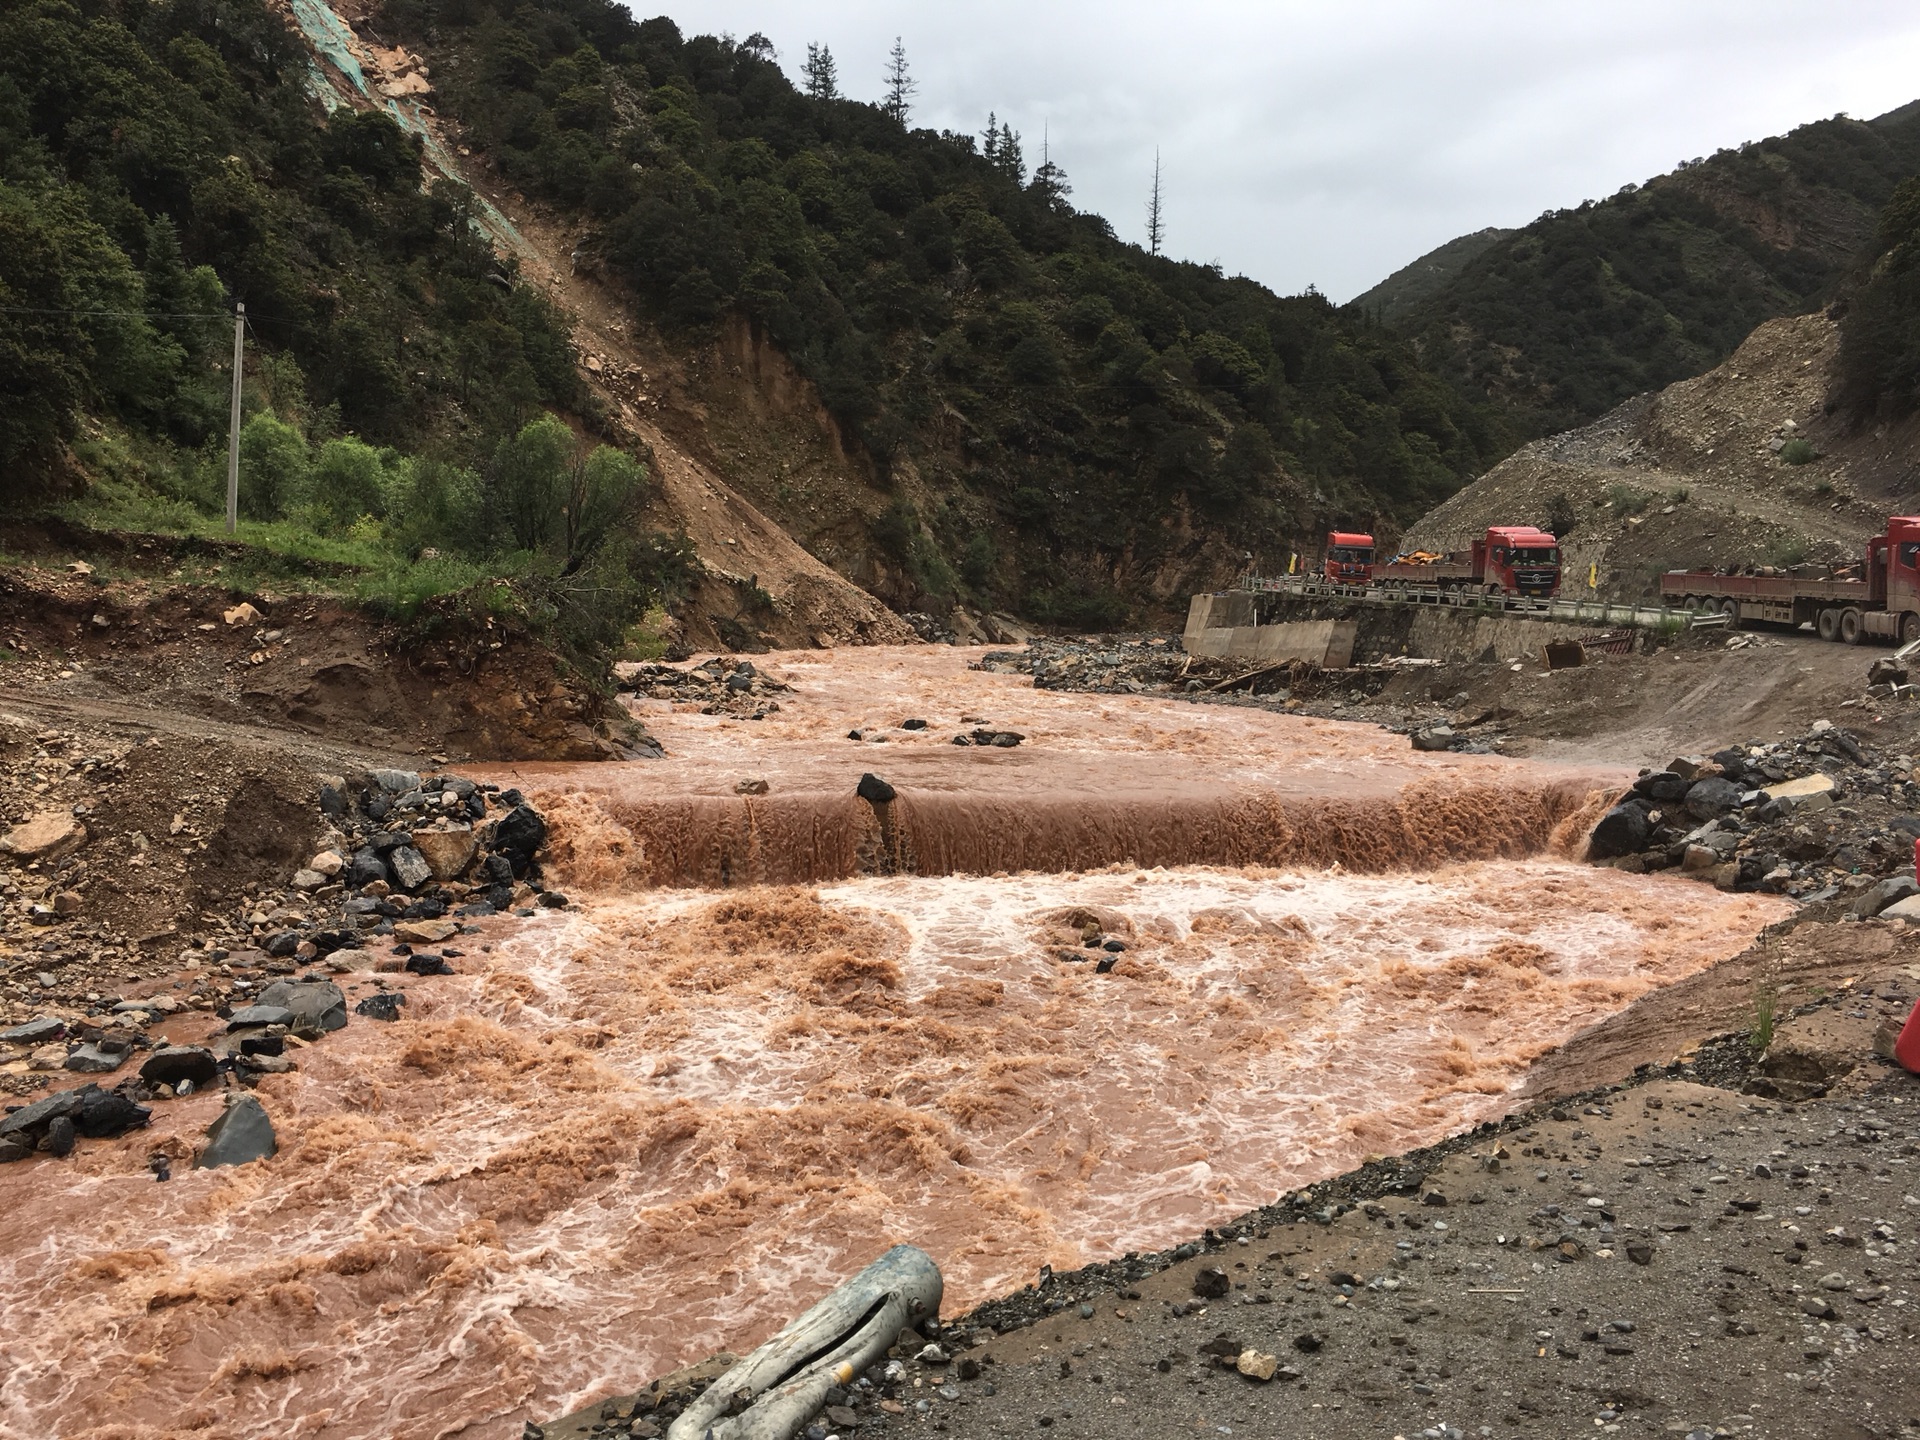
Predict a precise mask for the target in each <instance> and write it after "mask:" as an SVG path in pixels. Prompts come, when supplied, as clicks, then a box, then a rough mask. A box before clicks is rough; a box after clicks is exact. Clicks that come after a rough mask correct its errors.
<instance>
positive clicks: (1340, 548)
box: [1323, 530, 1373, 585]
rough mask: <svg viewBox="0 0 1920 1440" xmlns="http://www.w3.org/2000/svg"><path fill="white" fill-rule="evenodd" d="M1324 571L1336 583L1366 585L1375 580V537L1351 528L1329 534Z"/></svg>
mask: <svg viewBox="0 0 1920 1440" xmlns="http://www.w3.org/2000/svg"><path fill="white" fill-rule="evenodd" d="M1323 573H1324V574H1325V575H1326V577H1327V579H1328V580H1330V581H1332V582H1333V583H1334V584H1335V585H1366V584H1369V583H1370V582H1371V581H1372V580H1373V537H1372V536H1371V535H1361V534H1356V533H1355V532H1353V531H1349V530H1335V531H1333V532H1331V533H1330V534H1329V535H1328V536H1327V558H1326V561H1325V565H1324V570H1323Z"/></svg>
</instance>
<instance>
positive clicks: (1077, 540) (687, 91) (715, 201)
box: [359, 0, 1493, 624]
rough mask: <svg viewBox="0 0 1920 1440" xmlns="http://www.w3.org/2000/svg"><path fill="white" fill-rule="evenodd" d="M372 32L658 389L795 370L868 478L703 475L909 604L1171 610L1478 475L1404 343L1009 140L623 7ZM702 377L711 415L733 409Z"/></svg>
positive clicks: (1055, 616)
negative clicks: (807, 86)
mask: <svg viewBox="0 0 1920 1440" xmlns="http://www.w3.org/2000/svg"><path fill="white" fill-rule="evenodd" d="M359 28H360V30H361V33H362V34H364V35H366V36H368V37H370V38H376V37H377V39H378V40H380V41H384V42H385V43H388V44H391V43H394V42H396V41H402V42H404V43H405V44H406V45H407V46H408V47H409V48H410V49H411V50H413V51H416V52H418V53H420V54H422V55H424V56H426V57H427V58H428V59H429V60H430V61H431V62H432V64H431V70H432V79H433V84H434V85H435V87H436V89H437V95H436V100H437V104H438V106H439V111H440V116H441V119H442V121H443V123H446V124H448V125H449V126H450V127H457V129H458V132H459V139H460V141H461V143H462V144H464V145H465V146H466V147H467V148H468V149H469V150H471V152H472V163H473V164H474V165H475V166H481V165H483V164H484V165H485V166H487V167H488V170H489V173H491V174H495V175H498V176H499V177H500V178H501V180H503V181H504V182H505V183H506V184H508V185H510V186H511V187H513V188H514V189H516V190H517V191H519V192H520V193H521V194H522V195H524V196H526V197H529V198H530V199H532V200H533V201H535V202H537V203H538V204H539V205H540V206H542V207H543V209H544V213H545V214H546V216H547V217H548V219H549V220H550V221H551V222H552V223H553V224H555V225H556V226H559V227H568V226H571V227H574V232H575V233H577V234H578V235H579V236H580V237H581V239H580V247H579V248H580V257H579V264H580V267H581V268H582V270H583V272H592V273H593V274H594V275H595V276H596V277H597V278H598V279H599V280H601V281H602V282H604V283H605V285H606V286H607V287H608V288H609V291H610V292H615V293H617V294H618V295H619V296H620V297H622V298H624V299H625V300H626V301H627V302H629V303H630V304H631V307H632V309H633V312H634V315H635V318H636V319H637V321H638V322H639V323H640V324H641V326H643V327H645V328H648V329H651V330H652V331H654V332H656V336H657V339H658V341H659V343H660V344H661V345H662V346H664V349H665V352H666V354H667V355H668V356H677V357H678V359H679V362H680V363H679V364H677V365H674V366H670V367H667V368H670V369H672V370H674V371H677V372H679V373H680V376H681V378H687V377H693V378H697V376H698V374H699V373H703V372H709V371H711V370H712V368H713V367H712V365H711V364H709V363H708V361H709V359H711V358H716V357H717V358H720V359H725V360H726V361H727V364H728V365H729V366H730V365H731V364H733V363H735V361H736V360H737V358H738V357H739V356H741V355H744V354H750V353H752V352H754V351H755V350H756V348H758V347H770V348H772V349H774V350H776V351H778V352H779V354H780V355H781V356H782V357H784V359H785V360H788V361H790V362H791V364H792V366H793V367H794V368H795V370H796V371H797V373H798V376H799V377H801V379H803V380H804V382H806V383H807V384H808V385H810V386H811V387H812V389H813V391H814V392H815V393H816V394H817V397H818V400H819V402H820V404H821V405H822V407H823V408H824V410H825V412H826V413H827V414H828V415H829V416H830V417H831V420H832V424H833V427H834V430H835V432H836V435H837V438H838V440H839V441H840V442H841V443H840V446H839V448H840V449H841V450H842V451H843V453H844V457H845V465H846V466H847V467H850V468H851V469H852V470H853V471H854V472H857V474H858V476H859V477H860V479H861V481H862V484H861V485H860V486H857V487H849V486H848V485H846V484H844V483H839V484H829V483H828V481H827V480H826V479H824V478H823V479H821V480H820V482H819V483H818V484H812V483H808V482H806V481H805V480H804V478H803V477H800V476H798V475H797V474H796V473H795V470H796V468H797V467H793V466H791V465H790V463H789V462H790V461H791V460H792V457H791V456H786V455H782V454H781V453H779V452H778V451H777V450H763V451H760V452H758V453H755V447H754V445H753V444H752V443H751V442H750V441H747V440H743V441H741V443H739V444H737V445H736V444H734V443H733V441H732V440H729V441H728V442H727V443H724V444H719V443H716V444H713V445H712V446H711V447H710V448H711V450H712V452H713V454H714V455H715V458H716V462H717V463H720V464H723V465H725V466H727V467H728V468H727V470H726V473H727V476H728V479H729V480H730V482H731V483H734V484H736V485H738V486H740V487H741V488H743V489H744V490H746V491H748V492H749V493H750V494H752V495H753V497H754V499H755V500H756V502H757V503H759V504H760V505H762V507H763V508H766V509H767V510H768V512H769V513H770V514H773V515H774V516H776V517H777V518H779V519H780V520H781V522H782V523H783V524H786V525H788V526H789V528H791V529H792V530H793V531H794V532H795V533H796V534H798V535H800V536H801V537H802V538H803V539H806V540H808V541H809V542H812V541H815V540H816V539H818V540H819V541H820V543H821V544H822V547H823V553H825V551H826V550H827V549H829V548H830V549H831V551H832V553H833V556H834V560H835V563H836V564H837V565H839V566H840V567H841V568H843V570H845V571H846V572H847V573H849V574H852V575H854V576H855V578H857V579H859V580H860V581H861V582H862V583H864V584H868V585H869V586H871V587H872V588H874V589H876V590H877V591H878V593H881V594H882V595H884V596H885V597H886V598H887V599H888V600H890V601H891V602H893V603H894V604H896V605H897V606H900V607H903V608H905V607H911V608H927V609H934V610H938V609H939V608H940V607H941V606H942V605H943V604H945V603H949V602H951V601H953V600H956V599H958V600H965V601H968V602H971V603H977V604H980V605H983V606H995V605H998V606H1003V607H1006V608H1012V609H1017V610H1019V611H1021V612H1023V613H1025V614H1027V615H1029V616H1033V617H1035V618H1039V619H1042V620H1050V621H1055V622H1059V623H1073V624H1096V623H1108V622H1114V621H1118V620H1120V619H1122V618H1123V617H1125V616H1127V615H1129V614H1139V613H1142V612H1143V608H1153V607H1155V606H1160V607H1163V608H1164V607H1167V606H1174V607H1177V606H1178V605H1180V604H1183V603H1184V596H1185V591H1186V588H1187V587H1188V586H1190V585H1195V584H1203V583H1210V582H1212V581H1215V580H1218V579H1220V578H1224V577H1225V576H1226V575H1229V574H1231V573H1232V570H1233V569H1234V568H1236V567H1237V566H1239V565H1240V564H1241V563H1242V559H1243V556H1244V555H1245V554H1246V553H1247V552H1249V551H1252V552H1256V554H1259V555H1262V556H1263V557H1264V558H1269V559H1270V558H1271V557H1273V556H1276V555H1280V554H1284V552H1285V549H1286V548H1287V547H1288V546H1289V545H1290V544H1291V542H1292V541H1293V540H1294V539H1295V538H1296V537H1297V536H1298V535H1300V534H1303V533H1308V532H1310V531H1311V529H1312V528H1313V527H1315V526H1317V525H1319V524H1321V523H1322V522H1324V521H1325V520H1326V519H1328V518H1330V517H1334V516H1342V517H1353V518H1354V519H1356V520H1373V519H1375V518H1378V519H1380V520H1381V521H1382V522H1383V523H1388V524H1391V523H1393V522H1394V521H1395V520H1398V521H1400V522H1404V521H1405V520H1406V519H1408V518H1411V517H1412V516H1413V515H1415V514H1418V513H1420V512H1421V511H1423V510H1425V509H1426V508H1428V507H1429V506H1430V505H1431V504H1432V503H1434V502H1435V501H1437V500H1438V499H1440V498H1442V497H1444V496H1445V495H1446V494H1448V493H1450V492H1451V491H1452V490H1453V489H1454V488H1456V487H1457V486H1458V485H1459V484H1461V483H1462V482H1463V481H1464V480H1465V479H1466V478H1468V477H1470V476H1471V475H1473V474H1475V473H1477V472H1478V471H1479V470H1480V469H1481V468H1484V464H1485V463H1486V461H1487V460H1488V458H1489V456H1490V454H1491V453H1492V445H1493V441H1492V438H1491V436H1490V434H1489V432H1488V431H1487V429H1486V427H1485V426H1484V425H1483V424H1482V423H1481V420H1480V417H1479V415H1478V414H1477V412H1476V410H1475V408H1474V407H1473V406H1471V405H1469V404H1467V403H1465V402H1463V401H1462V400H1461V399H1460V398H1459V396H1458V395H1457V394H1456V393H1455V392H1454V391H1453V390H1452V389H1451V388H1450V387H1449V386H1447V385H1446V384H1444V383H1442V382H1440V381H1439V380H1438V379H1437V378H1436V377H1435V376H1433V375H1431V374H1429V373H1428V372H1426V371H1425V370H1423V369H1422V367H1421V366H1420V364H1419V362H1418V360H1417V359H1416V357H1415V356H1414V354H1413V352H1412V350H1411V348H1410V347H1409V346H1407V345H1406V344H1405V343H1404V342H1403V341H1401V340H1398V339H1396V338H1395V337H1394V336H1392V335H1391V334H1389V333H1387V332H1385V331H1383V330H1380V329H1378V328H1375V327H1371V326H1369V325H1368V324H1366V323H1365V322H1364V321H1362V320H1361V319H1360V318H1359V317H1347V316H1343V315H1342V314H1340V313H1339V312H1338V311H1336V310H1335V308H1334V307H1332V306H1331V305H1329V304H1328V303H1327V302H1326V301H1325V300H1324V299H1323V298H1322V297H1320V296H1317V295H1313V294H1309V295H1305V296H1297V297H1291V298H1283V297H1279V296H1276V295H1274V294H1272V293H1271V292H1269V291H1267V290H1265V289H1264V288H1262V287H1261V286H1259V285H1257V284H1254V283H1253V282H1251V281H1248V280H1244V279H1236V278H1231V277H1227V276H1224V275H1222V274H1220V273H1218V272H1217V271H1214V270H1212V269H1209V268H1207V267H1204V266H1197V265H1191V264H1184V263H1179V262H1175V261H1172V260H1168V259H1165V258H1156V257H1153V256H1150V255H1148V254H1147V253H1145V252H1144V251H1143V250H1141V249H1140V248H1139V247H1137V246H1133V245H1128V244H1124V243H1122V242H1120V241H1119V240H1118V239H1116V238H1115V236H1114V233H1113V231H1112V229H1111V227H1110V226H1109V225H1108V224H1107V222H1106V221H1104V220H1102V219H1100V218H1099V217H1097V216H1092V215H1087V214H1083V213H1080V212H1078V211H1076V210H1074V209H1073V208H1072V206H1071V204H1070V203H1069V201H1068V198H1067V196H1068V190H1067V184H1066V179H1065V177H1064V176H1063V175H1062V174H1061V173H1060V171H1059V170H1058V169H1056V168H1054V167H1050V166H1041V167H1039V168H1037V169H1035V170H1033V171H1031V172H1030V171H1029V169H1028V168H1027V165H1026V163H1025V160H1024V158H1023V156H1022V154H1021V149H1020V145H1019V142H1018V137H1017V136H1014V135H1013V134H1012V133H1011V132H1008V131H1004V130H1000V131H996V132H995V136H994V139H993V141H992V143H991V144H986V143H983V142H980V141H976V140H975V139H974V138H972V137H967V136H957V135H952V134H942V133H936V132H934V131H931V130H926V129H916V128H913V127H912V126H911V124H910V123H908V124H902V123H901V121H900V120H899V119H898V118H896V117H895V116H893V115H891V114H889V113H887V112H886V111H885V110H883V109H882V108H881V107H878V106H874V105H869V104H863V103H859V102H855V101H851V100H846V99H840V98H827V97H825V96H821V95H809V94H806V93H802V92H801V91H800V90H799V89H797V88H796V87H795V86H794V84H793V83H792V82H791V81H790V80H789V78H788V76H787V74H786V73H785V71H784V70H783V68H782V65H781V64H780V62H779V59H778V57H776V56H775V55H774V53H773V52H772V50H771V47H769V46H768V45H766V43H765V42H764V41H762V40H760V39H759V38H758V37H751V38H749V39H747V40H745V41H734V40H728V39H716V38H713V37H695V38H691V39H689V38H686V37H683V36H682V34H681V33H680V32H679V30H678V29H677V28H676V27H675V26H674V25H673V24H672V22H671V21H669V20H666V19H654V20H647V21H644V22H636V21H635V20H633V19H632V18H631V17H630V16H629V15H628V13H627V12H626V11H625V10H624V9H623V8H621V7H619V6H616V5H614V4H611V3H609V0H558V3H553V4H549V5H548V6H547V7H545V8H544V9H542V10H541V11H539V12H537V13H536V12H534V11H532V10H530V9H526V8H523V7H508V6H505V5H504V4H502V5H500V6H498V7H495V6H491V5H489V4H486V3H477V4H469V3H461V4H459V5H452V4H437V3H433V0H392V3H389V4H387V5H385V6H384V7H383V8H381V9H379V10H378V11H375V12H373V13H371V14H370V15H368V16H366V17H364V18H363V19H362V21H361V23H360V27H359ZM476 173H477V172H476ZM742 327H744V332H743V329H742ZM663 383H664V382H663ZM689 386H690V388H683V398H685V399H687V400H688V401H689V403H688V405H687V406H686V407H685V408H686V409H687V410H689V411H693V410H704V411H705V412H706V419H705V420H703V422H702V423H703V424H706V423H707V421H712V420H715V419H716V417H715V415H714V412H715V411H716V410H724V409H727V408H729V407H728V406H726V405H724V404H717V403H716V401H717V400H718V399H719V398H720V397H717V396H716V395H715V394H713V393H710V392H709V393H702V392H701V391H700V388H699V386H698V385H697V384H692V383H691V380H689ZM670 408H671V407H669V409H670ZM673 418H674V417H673V416H672V415H671V414H668V415H667V416H666V417H665V419H664V420H663V423H671V422H672V420H673ZM717 418H718V419H719V420H720V421H722V422H723V421H724V416H720V417H717ZM708 433H709V434H711V433H712V432H711V428H710V427H709V432H708ZM689 443H693V442H692V440H691V439H690V440H689ZM843 479H844V477H843ZM850 508H851V509H853V510H856V511H858V512H859V513H858V514H856V515H850V514H849V513H848V511H849V509H850ZM850 521H851V522H853V523H851V524H850V523H849V522H850Z"/></svg>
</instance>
